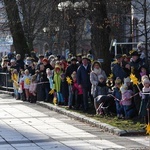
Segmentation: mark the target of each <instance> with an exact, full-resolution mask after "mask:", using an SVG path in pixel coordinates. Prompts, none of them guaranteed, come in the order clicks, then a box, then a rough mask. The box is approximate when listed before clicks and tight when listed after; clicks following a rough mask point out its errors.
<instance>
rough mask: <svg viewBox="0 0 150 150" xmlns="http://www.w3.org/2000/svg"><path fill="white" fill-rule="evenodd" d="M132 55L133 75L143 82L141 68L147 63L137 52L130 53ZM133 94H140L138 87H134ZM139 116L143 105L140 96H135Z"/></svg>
mask: <svg viewBox="0 0 150 150" xmlns="http://www.w3.org/2000/svg"><path fill="white" fill-rule="evenodd" d="M130 54H131V60H130V66H131V73H133V74H134V75H135V77H136V78H137V79H138V81H140V80H141V75H140V70H139V69H140V68H141V66H143V65H145V61H144V60H142V59H141V58H140V55H139V54H138V52H137V51H132V52H130ZM133 92H134V94H135V93H137V92H139V89H138V88H137V86H136V85H133ZM133 101H134V104H135V107H136V111H137V115H138V112H139V110H140V104H141V98H140V96H139V95H136V96H134V98H133Z"/></svg>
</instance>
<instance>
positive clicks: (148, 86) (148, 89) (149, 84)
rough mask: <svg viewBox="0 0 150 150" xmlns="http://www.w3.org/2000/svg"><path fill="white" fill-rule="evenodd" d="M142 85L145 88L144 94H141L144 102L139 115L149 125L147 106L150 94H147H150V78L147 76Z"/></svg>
mask: <svg viewBox="0 0 150 150" xmlns="http://www.w3.org/2000/svg"><path fill="white" fill-rule="evenodd" d="M142 84H143V88H142V93H143V94H142V93H140V96H141V98H142V100H141V105H140V110H139V115H140V117H141V120H142V121H144V122H146V123H147V105H148V101H149V94H146V93H150V80H149V78H148V77H146V76H145V78H144V79H143V80H142ZM144 93H145V94H144Z"/></svg>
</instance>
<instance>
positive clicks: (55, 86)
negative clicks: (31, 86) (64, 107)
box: [53, 64, 64, 105]
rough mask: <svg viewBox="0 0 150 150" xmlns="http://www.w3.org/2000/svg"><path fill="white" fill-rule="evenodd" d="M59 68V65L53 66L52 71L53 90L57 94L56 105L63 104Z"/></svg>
mask: <svg viewBox="0 0 150 150" xmlns="http://www.w3.org/2000/svg"><path fill="white" fill-rule="evenodd" d="M61 73H62V72H61V66H60V65H58V64H57V65H55V69H54V79H53V81H54V84H53V89H55V90H56V93H57V101H58V105H60V104H62V103H64V99H63V96H62V94H61V93H60V86H61Z"/></svg>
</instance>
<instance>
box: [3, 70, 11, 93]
mask: <svg viewBox="0 0 150 150" xmlns="http://www.w3.org/2000/svg"><path fill="white" fill-rule="evenodd" d="M0 90H5V91H13V83H12V81H11V75H10V74H9V73H6V72H0Z"/></svg>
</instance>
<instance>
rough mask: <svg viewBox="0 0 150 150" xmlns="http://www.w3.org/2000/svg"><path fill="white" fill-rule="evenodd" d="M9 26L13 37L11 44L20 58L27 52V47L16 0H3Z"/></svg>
mask: <svg viewBox="0 0 150 150" xmlns="http://www.w3.org/2000/svg"><path fill="white" fill-rule="evenodd" d="M4 4H5V6H6V7H5V8H6V12H7V16H8V23H9V28H10V31H11V34H12V38H13V45H14V48H15V51H16V53H19V54H21V56H22V58H24V55H25V54H26V53H27V54H29V53H30V51H29V48H28V45H27V42H26V38H25V36H24V31H23V27H22V24H21V20H20V16H19V10H18V6H17V3H16V0H4Z"/></svg>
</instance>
